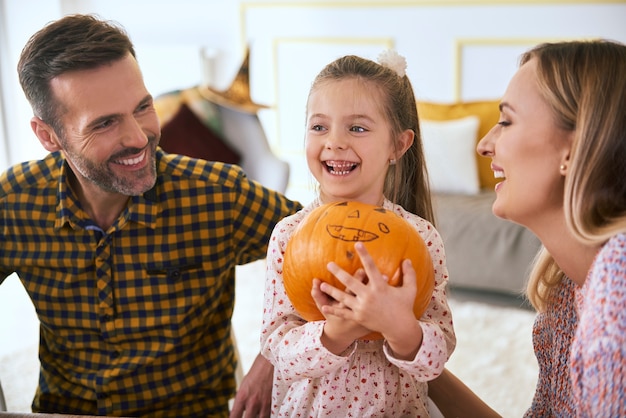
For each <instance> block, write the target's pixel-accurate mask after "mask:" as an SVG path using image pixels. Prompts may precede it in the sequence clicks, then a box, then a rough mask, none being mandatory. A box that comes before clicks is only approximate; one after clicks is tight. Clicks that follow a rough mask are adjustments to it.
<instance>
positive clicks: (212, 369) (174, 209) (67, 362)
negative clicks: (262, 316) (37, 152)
mask: <svg viewBox="0 0 626 418" xmlns="http://www.w3.org/2000/svg"><path fill="white" fill-rule="evenodd" d="M156 164H157V183H156V185H155V187H154V188H153V189H152V190H150V191H148V192H147V193H145V194H144V195H143V196H134V197H131V198H130V200H129V202H128V205H127V207H126V209H125V210H124V211H123V213H121V214H120V216H119V218H118V219H117V221H116V222H115V223H114V224H113V225H112V226H111V227H110V228H109V229H108V230H107V231H102V230H100V229H99V228H97V227H96V226H95V225H93V224H92V222H90V220H89V218H88V216H87V215H86V213H85V211H84V210H83V209H82V208H81V205H80V203H79V201H78V199H77V197H76V195H75V194H74V192H73V191H72V189H71V188H70V187H69V186H68V184H69V183H68V178H67V176H68V171H69V168H68V166H67V164H65V160H64V158H63V157H62V156H61V155H60V154H59V153H53V154H50V155H48V156H47V157H46V158H45V159H43V160H41V161H32V162H27V163H23V164H20V165H16V166H14V167H12V168H11V169H9V170H8V171H7V172H5V173H4V174H2V176H1V177H0V282H2V281H3V280H4V279H5V278H6V277H7V276H8V275H9V274H11V273H13V272H15V273H17V275H18V276H19V277H20V279H21V281H22V283H23V284H24V286H25V288H26V290H27V291H28V294H29V295H30V297H31V299H32V300H33V302H34V304H35V307H36V310H37V313H38V315H39V319H40V321H41V328H40V348H39V351H40V359H41V364H42V367H41V374H40V380H39V387H38V390H37V393H36V395H35V399H34V402H33V409H34V411H53V412H54V411H58V412H60V411H62V412H65V413H80V414H93V415H95V414H100V415H126V416H136V415H150V416H176V417H183V416H202V417H207V416H227V414H228V400H229V398H231V397H232V396H233V394H234V390H235V380H234V370H235V365H236V358H235V357H236V354H235V352H234V348H233V345H232V341H231V337H230V335H231V334H230V331H231V330H230V326H231V325H230V319H231V315H232V313H233V305H234V272H235V270H234V269H235V265H237V264H245V263H248V262H250V261H253V260H256V259H259V258H264V257H265V255H266V248H267V242H268V240H269V237H270V234H271V231H272V229H273V227H274V224H275V223H276V222H277V221H278V220H279V219H281V218H283V217H284V216H286V215H288V214H291V213H294V212H295V211H296V210H298V209H299V208H300V206H299V204H297V203H294V202H291V201H289V200H287V199H286V198H285V197H283V196H282V195H280V194H278V193H276V192H274V191H271V190H268V189H266V188H263V187H262V186H261V185H260V184H259V183H256V182H254V181H252V180H250V179H248V178H247V177H246V176H245V175H244V173H243V172H242V171H241V169H240V168H238V167H237V166H231V165H228V164H223V163H215V162H207V161H202V160H195V159H191V158H187V157H183V156H180V155H172V154H166V153H164V152H163V151H162V150H160V149H158V150H157V163H156ZM259 280H263V277H259Z"/></svg>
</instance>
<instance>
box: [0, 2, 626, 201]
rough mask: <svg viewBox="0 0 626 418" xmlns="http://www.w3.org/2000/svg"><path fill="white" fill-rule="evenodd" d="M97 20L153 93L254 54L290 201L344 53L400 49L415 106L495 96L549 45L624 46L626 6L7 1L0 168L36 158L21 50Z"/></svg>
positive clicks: (221, 76)
mask: <svg viewBox="0 0 626 418" xmlns="http://www.w3.org/2000/svg"><path fill="white" fill-rule="evenodd" d="M71 13H96V14H98V15H100V16H101V17H103V18H105V19H111V20H115V21H118V22H119V23H121V24H122V25H123V26H124V27H125V28H126V29H127V31H128V33H129V35H130V37H131V39H132V40H133V42H134V43H135V46H136V50H137V55H138V60H139V63H140V65H141V68H142V70H143V72H144V76H145V80H146V84H147V86H148V89H149V90H150V91H151V92H152V94H153V95H154V96H158V95H160V94H163V93H166V92H169V91H172V90H177V89H184V88H187V87H190V86H196V85H201V84H205V85H210V86H213V87H214V88H217V89H226V88H227V87H228V85H229V84H230V82H231V81H232V79H233V78H234V76H235V74H236V72H237V71H238V68H239V66H240V64H241V61H242V59H243V56H244V54H245V50H246V47H249V48H250V84H251V94H252V98H253V100H254V101H255V102H257V103H262V104H266V105H269V106H270V108H269V109H264V110H261V111H259V118H260V119H261V121H262V124H263V127H264V129H265V131H266V134H267V137H268V141H269V143H270V145H271V147H272V150H273V151H274V152H275V153H276V154H277V155H278V156H279V157H280V158H281V159H283V160H285V161H287V162H289V164H290V166H291V176H290V180H289V185H288V187H287V195H288V196H289V197H292V198H296V199H299V200H301V201H309V200H310V193H311V184H312V180H311V179H310V176H309V174H308V170H307V168H306V164H305V163H304V156H303V152H302V151H303V135H304V109H305V103H306V97H307V94H308V90H309V86H310V84H311V81H312V80H313V78H314V76H315V74H317V72H318V71H319V70H320V69H321V68H322V67H323V66H324V65H325V64H327V63H328V62H330V61H332V60H333V59H335V58H337V57H338V56H341V55H344V54H357V55H362V56H365V57H367V58H371V59H376V57H377V55H378V53H380V52H381V51H382V50H384V49H386V48H395V49H397V50H398V51H399V52H400V53H401V54H402V55H404V56H405V57H406V58H407V61H408V69H407V71H408V75H409V77H410V79H411V81H412V82H413V86H414V89H415V91H416V94H417V97H418V100H429V101H436V102H442V103H451V102H455V101H467V100H483V99H494V98H495V99H497V98H498V97H499V96H500V95H501V94H502V93H503V92H504V89H505V88H506V85H507V83H508V80H509V79H510V77H511V76H512V74H513V73H514V72H515V70H516V68H517V59H518V56H519V54H520V53H521V52H522V51H524V50H525V49H527V48H529V47H530V46H532V45H534V44H536V43H539V42H543V41H552V40H562V39H588V38H610V39H615V40H620V41H622V42H626V1H623V0H622V1H615V0H614V1H601V0H595V1H591V0H589V1H550V0H543V1H536V0H526V1H524V0H517V1H514V0H498V1H495V0H492V1H490V0H482V1H480V0H478V1H471V0H456V1H453V0H430V1H429V0H393V1H388V0H378V1H350V0H342V1H321V0H320V1H300V0H291V1H251V0H247V1H242V0H177V1H166V0H0V93H1V95H0V96H1V101H0V169H4V168H6V166H8V165H9V164H13V163H16V162H20V161H23V160H27V159H32V158H39V157H41V156H43V155H44V150H43V148H42V147H41V145H40V144H39V142H38V141H37V140H36V138H35V137H34V135H33V134H32V132H31V130H30V126H29V119H30V117H31V115H32V113H31V110H30V107H29V106H28V104H27V102H26V100H25V99H24V96H23V94H22V91H21V88H20V86H19V83H18V80H17V74H16V70H15V68H16V65H17V61H18V58H19V54H20V51H21V48H22V47H23V46H24V44H25V42H26V41H27V39H28V37H29V36H30V35H32V34H33V33H34V32H35V31H36V30H38V29H39V28H40V27H41V26H42V25H44V24H45V23H46V22H48V21H51V20H54V19H56V18H59V17H61V16H62V15H65V14H71Z"/></svg>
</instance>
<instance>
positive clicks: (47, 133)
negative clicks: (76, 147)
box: [30, 116, 61, 152]
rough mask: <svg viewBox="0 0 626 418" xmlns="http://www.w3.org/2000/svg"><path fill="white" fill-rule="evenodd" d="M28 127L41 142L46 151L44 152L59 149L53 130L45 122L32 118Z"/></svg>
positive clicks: (35, 117)
mask: <svg viewBox="0 0 626 418" xmlns="http://www.w3.org/2000/svg"><path fill="white" fill-rule="evenodd" d="M30 127H31V128H32V130H33V132H34V133H35V135H36V136H37V139H39V142H41V145H43V147H44V148H45V149H46V151H49V152H54V151H58V150H60V149H61V146H60V144H59V139H58V137H57V136H56V134H55V133H54V129H52V127H51V126H50V125H48V124H47V123H46V122H44V121H43V120H41V119H40V118H38V117H37V116H33V118H32V119H31V120H30Z"/></svg>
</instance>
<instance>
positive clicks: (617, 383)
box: [525, 233, 626, 418]
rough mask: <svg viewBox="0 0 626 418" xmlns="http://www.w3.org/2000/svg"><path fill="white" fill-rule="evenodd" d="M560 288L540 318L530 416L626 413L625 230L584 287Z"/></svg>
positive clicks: (608, 247)
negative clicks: (534, 389) (535, 383)
mask: <svg viewBox="0 0 626 418" xmlns="http://www.w3.org/2000/svg"><path fill="white" fill-rule="evenodd" d="M557 289H558V291H557V292H555V293H554V296H553V297H554V299H552V300H550V302H549V304H548V310H547V312H545V313H541V314H539V315H538V316H537V319H536V321H535V326H534V330H533V343H534V348H535V353H536V355H537V360H538V362H539V380H538V382H537V390H536V392H535V397H534V399H533V403H532V406H531V408H530V409H529V410H528V411H527V412H526V415H525V416H526V417H567V418H570V417H594V418H595V417H623V416H626V310H624V306H625V305H626V234H623V233H622V234H618V235H616V236H614V237H613V238H612V239H611V240H609V241H608V242H607V243H606V244H605V245H604V246H603V247H602V249H601V250H600V251H599V252H598V254H597V255H596V257H595V260H594V263H593V265H592V267H591V269H590V271H589V274H588V275H587V278H586V280H585V284H584V285H583V287H582V288H578V287H577V286H576V285H575V284H574V283H573V282H571V281H570V280H569V279H565V280H564V281H563V282H562V283H561V285H560V286H559V287H558V288H557Z"/></svg>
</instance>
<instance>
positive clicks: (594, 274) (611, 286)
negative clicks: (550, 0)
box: [429, 41, 626, 417]
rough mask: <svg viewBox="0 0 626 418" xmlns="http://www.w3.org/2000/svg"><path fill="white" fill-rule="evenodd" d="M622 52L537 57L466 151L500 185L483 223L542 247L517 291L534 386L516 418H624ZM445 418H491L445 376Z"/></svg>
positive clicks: (579, 49) (440, 396)
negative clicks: (519, 233)
mask: <svg viewBox="0 0 626 418" xmlns="http://www.w3.org/2000/svg"><path fill="white" fill-rule="evenodd" d="M624 74H626V46H625V45H623V44H620V43H616V42H609V41H589V42H583V41H577V42H562V43H554V44H543V45H539V46H537V47H535V48H533V49H532V50H530V51H528V52H527V53H525V54H524V55H523V56H522V58H521V65H520V68H519V70H518V72H517V73H516V74H515V76H514V77H513V79H512V80H511V82H510V84H509V86H508V88H507V90H506V93H505V94H504V97H503V98H502V101H501V104H500V114H501V116H500V121H499V122H498V124H497V125H496V126H495V127H494V128H493V129H492V130H491V131H490V132H489V134H487V135H486V136H485V137H484V138H483V139H482V140H481V142H480V143H479V145H478V152H479V153H480V154H482V155H484V156H488V157H491V159H492V164H491V167H492V169H493V171H494V175H495V176H496V177H500V178H502V182H500V183H498V184H497V185H496V194H497V197H496V200H495V202H494V204H493V212H494V214H495V215H497V216H499V217H501V218H504V219H509V220H511V221H512V222H516V223H519V224H522V225H524V226H526V227H527V228H528V229H530V230H531V231H533V232H534V233H535V234H536V235H537V237H539V239H540V240H541V241H542V243H543V249H542V251H541V252H540V254H539V255H538V257H537V260H536V263H535V266H534V269H533V270H532V272H531V275H530V280H529V283H528V288H527V294H528V298H529V300H530V301H531V303H532V304H533V305H534V307H535V308H536V309H537V311H538V312H539V314H538V316H537V319H536V322H535V325H534V332H533V343H534V347H535V352H536V355H537V360H538V363H539V379H538V383H537V390H536V393H535V396H534V399H533V403H532V405H531V406H530V408H529V409H528V411H527V412H526V416H527V417H548V416H550V417H551V416H557V417H559V416H561V417H575V416H584V417H618V416H626V310H625V309H624V306H626V77H624ZM429 395H430V397H431V398H432V399H433V400H434V401H435V403H436V404H437V406H438V407H439V408H440V409H441V411H442V412H443V413H444V415H445V416H457V415H458V414H460V415H461V416H464V417H471V416H480V417H490V416H497V415H498V414H497V413H496V412H495V411H493V410H492V409H491V408H489V407H488V406H487V405H485V404H484V403H483V402H482V401H481V400H480V399H478V398H477V397H476V396H475V395H474V394H473V393H472V392H471V390H469V388H467V387H466V386H465V385H464V384H463V383H462V382H461V381H459V380H458V379H457V378H456V377H455V376H454V375H452V374H451V373H450V372H448V371H444V373H443V374H442V375H441V377H440V378H439V379H437V380H435V381H434V382H431V384H430V385H429Z"/></svg>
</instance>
